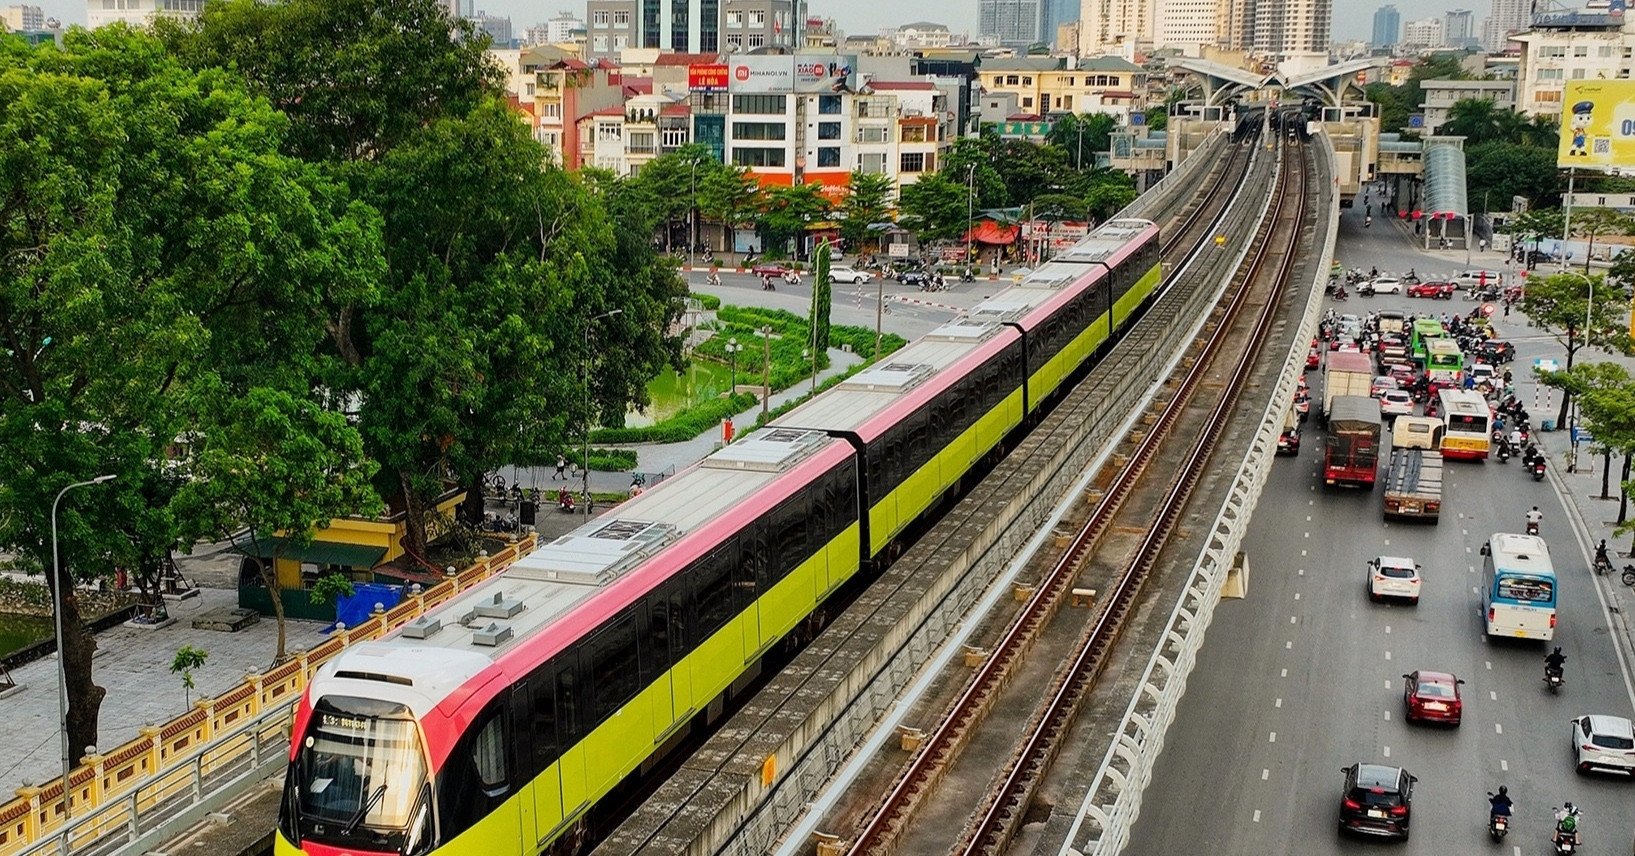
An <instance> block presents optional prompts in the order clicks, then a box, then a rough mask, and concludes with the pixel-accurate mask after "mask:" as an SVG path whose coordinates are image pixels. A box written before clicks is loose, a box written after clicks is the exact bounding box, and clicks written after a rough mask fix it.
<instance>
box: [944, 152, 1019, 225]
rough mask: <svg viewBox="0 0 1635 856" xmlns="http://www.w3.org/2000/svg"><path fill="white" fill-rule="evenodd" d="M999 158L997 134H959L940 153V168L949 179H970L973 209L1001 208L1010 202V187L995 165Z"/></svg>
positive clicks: (962, 181) (964, 181)
mask: <svg viewBox="0 0 1635 856" xmlns="http://www.w3.org/2000/svg"><path fill="white" fill-rule="evenodd" d="M998 161H999V138H998V137H995V136H992V135H989V134H984V135H983V136H980V137H960V138H959V139H957V140H955V141H954V142H953V144H952V145H950V146H949V147H948V151H946V152H944V153H943V156H942V170H941V172H942V174H943V175H945V176H947V177H948V179H949V180H950V181H957V182H959V183H960V184H965V183H966V182H967V181H970V182H971V184H972V185H973V189H974V192H975V199H974V200H973V201H974V204H975V208H976V210H978V211H981V210H982V209H984V208H1000V207H1003V206H1006V205H1009V204H1010V201H1009V200H1010V191H1009V190H1008V188H1007V187H1006V185H1005V176H1004V175H1002V174H1001V173H1000V172H999V169H998V167H997V166H995V164H997V163H998Z"/></svg>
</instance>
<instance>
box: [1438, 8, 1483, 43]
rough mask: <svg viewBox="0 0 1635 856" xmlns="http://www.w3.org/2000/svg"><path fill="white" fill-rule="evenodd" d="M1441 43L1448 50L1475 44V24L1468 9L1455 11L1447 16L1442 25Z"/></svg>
mask: <svg viewBox="0 0 1635 856" xmlns="http://www.w3.org/2000/svg"><path fill="white" fill-rule="evenodd" d="M1442 42H1443V44H1445V45H1446V46H1447V47H1450V48H1467V47H1473V46H1474V45H1475V44H1476V24H1475V21H1474V20H1472V18H1471V15H1470V10H1469V9H1455V10H1453V11H1452V12H1449V13H1448V14H1447V17H1446V20H1445V21H1444V22H1443V24H1442Z"/></svg>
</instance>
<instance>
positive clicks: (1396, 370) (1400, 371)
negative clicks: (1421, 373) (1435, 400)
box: [1385, 363, 1418, 387]
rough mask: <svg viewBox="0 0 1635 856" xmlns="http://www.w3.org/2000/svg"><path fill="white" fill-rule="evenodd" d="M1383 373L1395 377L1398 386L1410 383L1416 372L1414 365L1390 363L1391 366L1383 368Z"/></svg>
mask: <svg viewBox="0 0 1635 856" xmlns="http://www.w3.org/2000/svg"><path fill="white" fill-rule="evenodd" d="M1385 373H1386V374H1387V375H1389V376H1390V377H1392V378H1393V379H1395V380H1396V382H1397V386H1399V387H1403V386H1408V385H1409V384H1412V383H1413V382H1414V376H1415V375H1417V374H1418V372H1417V371H1415V370H1414V367H1413V366H1411V365H1409V364H1407V363H1392V364H1391V367H1390V368H1388V369H1386V370H1385Z"/></svg>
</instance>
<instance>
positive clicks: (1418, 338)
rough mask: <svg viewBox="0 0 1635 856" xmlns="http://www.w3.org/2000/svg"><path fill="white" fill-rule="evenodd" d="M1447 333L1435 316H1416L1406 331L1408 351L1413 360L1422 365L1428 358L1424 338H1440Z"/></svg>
mask: <svg viewBox="0 0 1635 856" xmlns="http://www.w3.org/2000/svg"><path fill="white" fill-rule="evenodd" d="M1447 335H1448V331H1447V330H1444V329H1442V322H1441V321H1438V320H1437V319H1435V318H1416V319H1414V325H1413V327H1412V328H1411V329H1410V330H1409V332H1408V353H1409V354H1410V355H1411V356H1412V357H1413V360H1414V362H1416V363H1419V364H1420V366H1424V365H1425V363H1426V361H1427V360H1428V358H1429V354H1427V353H1426V348H1425V340H1426V339H1441V338H1444V337H1446V336H1447Z"/></svg>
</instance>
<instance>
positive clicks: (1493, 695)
mask: <svg viewBox="0 0 1635 856" xmlns="http://www.w3.org/2000/svg"><path fill="white" fill-rule="evenodd" d="M1487 700H1488V701H1498V700H1499V694H1498V693H1497V692H1495V691H1494V690H1488V691H1487Z"/></svg>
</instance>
